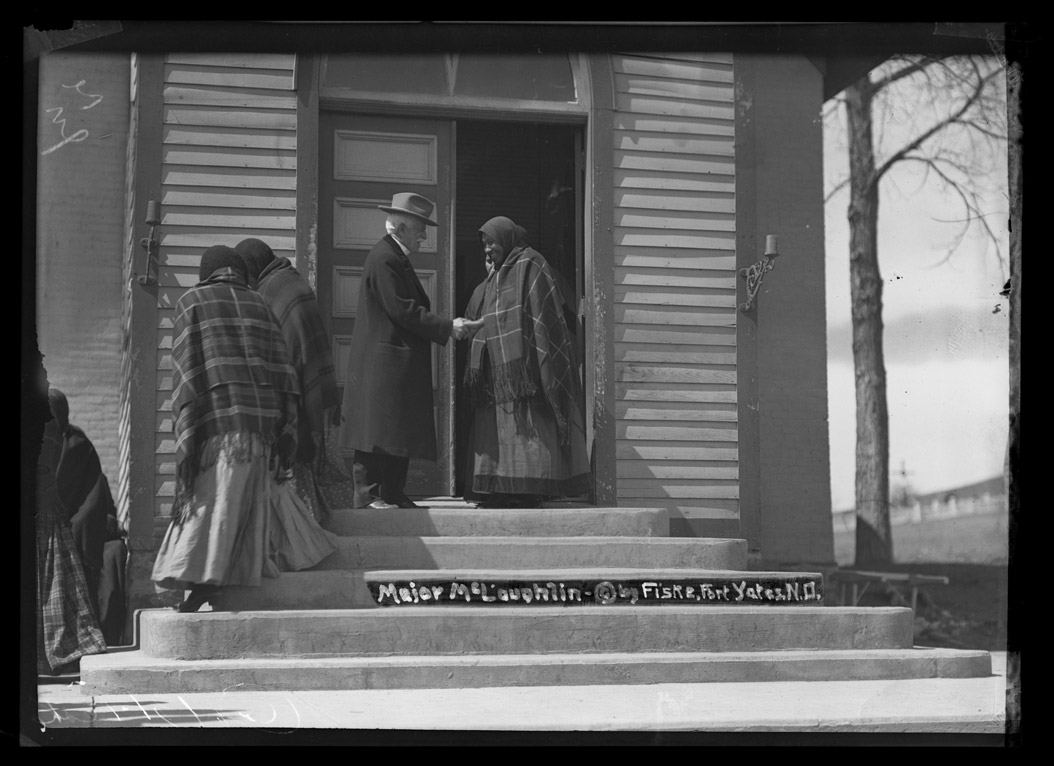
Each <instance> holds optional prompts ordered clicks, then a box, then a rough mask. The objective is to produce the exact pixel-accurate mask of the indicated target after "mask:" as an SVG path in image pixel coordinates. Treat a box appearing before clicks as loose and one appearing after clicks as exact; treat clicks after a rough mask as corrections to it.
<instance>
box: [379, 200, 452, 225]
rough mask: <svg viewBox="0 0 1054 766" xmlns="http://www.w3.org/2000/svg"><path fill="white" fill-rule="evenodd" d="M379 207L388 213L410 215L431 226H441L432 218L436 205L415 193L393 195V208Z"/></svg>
mask: <svg viewBox="0 0 1054 766" xmlns="http://www.w3.org/2000/svg"><path fill="white" fill-rule="evenodd" d="M377 207H379V208H380V209H381V210H384V211H386V212H388V213H408V214H409V215H412V216H414V217H415V218H420V219H421V220H422V221H424V222H425V223H426V224H428V225H429V226H438V225H439V224H438V223H436V222H435V221H433V220H432V219H431V217H430V216H431V215H432V211H433V210H435V203H434V202H432V200H430V199H428V198H427V197H422V196H421V195H420V194H414V193H413V192H401V193H399V194H393V195H392V205H391V207H386V206H384V205H378V206H377Z"/></svg>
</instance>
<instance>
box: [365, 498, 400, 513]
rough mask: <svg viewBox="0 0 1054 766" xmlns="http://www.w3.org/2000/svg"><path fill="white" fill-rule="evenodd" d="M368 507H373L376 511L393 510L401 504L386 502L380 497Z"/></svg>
mask: <svg viewBox="0 0 1054 766" xmlns="http://www.w3.org/2000/svg"><path fill="white" fill-rule="evenodd" d="M366 507H367V508H373V509H374V510H375V511H392V510H395V509H396V508H398V507H399V506H397V505H395V504H394V503H386V502H384V501H383V500H381V499H380V498H377V499H376V500H374V501H373V502H372V503H370V504H369V505H367V506H366Z"/></svg>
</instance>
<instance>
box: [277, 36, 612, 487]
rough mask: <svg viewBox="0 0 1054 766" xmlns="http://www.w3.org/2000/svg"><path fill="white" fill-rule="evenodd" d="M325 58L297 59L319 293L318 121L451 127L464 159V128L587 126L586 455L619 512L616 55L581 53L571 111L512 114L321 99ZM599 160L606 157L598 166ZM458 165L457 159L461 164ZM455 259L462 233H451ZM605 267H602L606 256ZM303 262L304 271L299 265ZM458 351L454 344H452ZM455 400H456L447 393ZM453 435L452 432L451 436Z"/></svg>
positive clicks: (423, 102) (301, 228)
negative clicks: (470, 123)
mask: <svg viewBox="0 0 1054 766" xmlns="http://www.w3.org/2000/svg"><path fill="white" fill-rule="evenodd" d="M323 58H324V54H300V53H298V54H297V58H296V76H295V82H296V88H297V210H296V218H297V226H296V245H297V257H298V261H297V265H298V268H301V266H302V268H303V271H302V273H304V274H305V275H306V277H307V278H308V281H309V282H310V283H311V285H312V287H313V288H315V289H317V279H318V275H317V269H318V235H319V231H318V205H319V164H318V157H319V140H320V137H319V112H320V111H321V110H323V109H325V110H326V111H339V112H359V113H362V114H375V115H376V114H383V115H387V116H392V117H399V116H405V117H411V116H412V117H419V118H433V119H449V120H451V121H452V123H453V124H452V125H451V130H452V144H453V146H454V149H455V152H456V146H457V120H459V119H461V120H473V119H486V120H492V121H493V120H509V121H514V122H522V121H531V122H558V123H563V124H569V125H575V126H580V127H581V128H582V140H583V143H584V147H583V148H584V155H585V160H584V166H585V167H584V168H583V173H582V176H581V177H580V178H579V179H578V183H580V184H581V187H582V203H581V204H582V210H581V211H580V212H581V217H580V219H579V221H580V226H579V233H580V240H581V246H582V254H581V263H582V279H583V283H584V300H583V301H582V308H581V312H582V314H583V315H584V319H585V320H586V321H585V323H584V328H585V331H586V332H585V344H584V346H585V360H584V364H583V368H584V374H585V380H584V381H583V382H584V388H585V400H586V401H585V405H586V412H585V413H584V414H585V416H586V417H585V421H586V422H585V426H586V446H587V449H588V450H589V453H590V457H591V463H592V470H593V484H594V491H593V493H592V497H591V498H590V500H591V501H592V502H594V503H596V504H597V505H614V504H615V501H616V497H617V494H616V482H615V470H616V463H615V388H614V382H615V380H614V374H613V372H614V367H613V363H614V324H613V319H612V317H611V311H610V307H611V305H612V301H613V299H614V221H613V209H612V200H613V179H612V174H611V162H610V158H611V157H612V152H613V141H612V130H613V119H612V114H613V111H614V98H613V81H614V76H613V73H612V69H611V62H610V57H609V56H608V55H607V54H600V55H598V54H585V53H578V54H575V53H572V54H569V56H568V58H569V60H570V62H571V67H572V70H573V73H574V78H575V83H576V88H577V96H578V103H577V104H575V105H573V107H571V108H568V107H567V106H566V105H558V106H557V107H556V108H546V106H545V105H544V104H540V103H536V102H531V103H530V104H524V103H518V104H516V105H514V106H510V105H509V104H508V103H503V102H502V101H501V100H499V99H494V100H483V99H471V100H470V99H436V98H434V97H427V98H421V99H419V100H418V99H413V98H407V97H406V96H405V95H400V96H398V97H397V98H384V97H383V96H378V97H367V96H365V95H364V94H355V95H354V96H353V97H352V96H350V95H349V96H348V97H341V96H340V95H339V94H334V93H326V94H323V93H322V92H321V73H322V61H323ZM598 158H607V161H606V162H605V163H603V164H598ZM453 161H454V162H455V163H456V161H457V157H456V154H455V155H454V157H453ZM455 175H456V174H453V173H452V174H451V176H452V178H451V187H450V188H451V215H452V220H456V214H457V208H456V206H457V188H456V178H454V177H453V176H455ZM448 237H449V242H448V246H449V247H450V252H451V254H452V256H453V253H454V249H453V248H454V246H455V245H456V241H455V238H456V232H455V231H454V229H453V227H450V231H449V232H448ZM598 256H599V257H600V258H601V259H602V260H603V263H597V261H596V259H597V257H598ZM301 257H303V258H304V263H303V264H301V263H300V258H301ZM446 280H447V284H446V285H445V287H446V289H447V290H448V293H447V294H448V295H453V290H454V287H455V285H454V274H453V269H449V270H448V273H447V276H446ZM448 345H449V344H448ZM442 353H444V354H445V355H446V363H447V364H448V365H449V369H451V370H452V369H453V366H454V348H453V347H452V346H450V347H449V348H444V349H443V350H442ZM448 388H449V391H448V392H447V394H446V395H447V396H448V397H449V398H451V399H452V398H453V397H454V396H455V392H454V388H453V387H452V386H450V387H448ZM449 405H450V406H449V408H448V423H447V426H448V428H453V427H454V425H455V423H454V418H455V414H456V413H455V409H454V407H455V405H456V402H454V401H450V402H449ZM451 433H453V432H452V431H451ZM442 470H443V471H444V472H445V473H446V479H445V480H446V482H447V483H448V484H449V489H448V492H450V493H453V491H454V481H455V471H454V465H453V462H452V461H451V462H450V465H448V466H444V467H443V468H442Z"/></svg>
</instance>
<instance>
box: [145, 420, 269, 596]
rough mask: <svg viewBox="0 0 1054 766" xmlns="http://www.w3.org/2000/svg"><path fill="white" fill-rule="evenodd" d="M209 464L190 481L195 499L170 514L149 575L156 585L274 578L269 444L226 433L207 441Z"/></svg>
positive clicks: (250, 582) (181, 586) (241, 582)
mask: <svg viewBox="0 0 1054 766" xmlns="http://www.w3.org/2000/svg"><path fill="white" fill-rule="evenodd" d="M202 453H203V454H204V455H207V456H208V455H214V458H206V461H207V464H209V467H208V468H205V469H203V470H202V471H201V472H200V473H199V474H198V476H197V477H196V479H195V481H194V499H193V503H192V505H191V507H190V508H188V509H187V511H186V512H185V513H184V514H183V515H182V517H181V518H179V519H173V520H172V522H171V523H170V524H169V527H168V531H167V532H166V533H165V537H164V539H163V540H162V541H161V548H160V549H159V550H158V553H157V559H156V560H155V561H154V571H153V573H152V574H151V576H150V579H151V580H153V581H154V582H155V583H156V584H157V585H158V586H159V587H161V588H167V589H170V590H187V589H189V588H192V587H193V586H194V585H198V584H208V585H218V586H224V585H252V586H258V585H260V583H261V581H262V578H263V577H264V576H266V577H277V576H278V568H277V566H275V563H274V561H273V560H272V559H271V556H270V555H269V554H270V550H269V549H270V535H271V529H270V525H271V523H272V522H271V515H272V514H271V488H272V486H273V484H274V478H273V477H272V476H271V472H270V470H269V468H268V455H267V447H266V445H265V444H264V442H263V440H262V439H260V438H259V437H258V436H257V435H256V434H242V433H230V434H223V435H221V436H216V437H213V438H211V439H209V440H208V441H206V442H205V444H204V445H203V449H202Z"/></svg>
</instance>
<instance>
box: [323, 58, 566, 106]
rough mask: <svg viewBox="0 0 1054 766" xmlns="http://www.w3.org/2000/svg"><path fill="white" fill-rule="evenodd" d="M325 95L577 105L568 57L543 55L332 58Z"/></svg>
mask: <svg viewBox="0 0 1054 766" xmlns="http://www.w3.org/2000/svg"><path fill="white" fill-rule="evenodd" d="M322 93H323V95H324V96H332V97H338V98H339V97H340V96H342V95H353V96H355V97H359V98H378V99H381V100H383V99H386V98H392V97H395V96H399V95H404V96H423V97H428V96H432V97H438V98H440V99H443V100H450V99H452V100H454V101H461V100H469V101H473V100H480V99H482V100H492V99H500V100H505V101H508V100H512V101H529V102H549V103H555V104H564V105H566V104H575V103H577V101H578V89H577V87H576V82H575V70H574V68H573V67H572V64H571V59H570V57H569V56H567V55H566V54H543V53H538V54H510V55H506V54H500V55H498V54H485V53H471V54H458V53H445V54H444V53H436V54H402V53H397V54H350V55H330V56H327V57H326V58H325V60H324V62H323V68H322ZM374 94H375V95H374ZM426 100H431V99H427V98H426Z"/></svg>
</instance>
